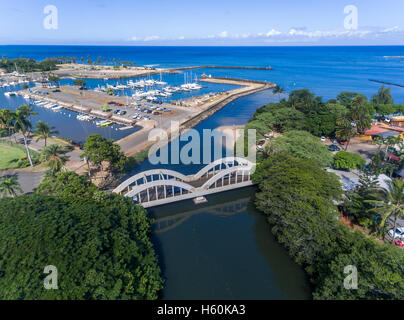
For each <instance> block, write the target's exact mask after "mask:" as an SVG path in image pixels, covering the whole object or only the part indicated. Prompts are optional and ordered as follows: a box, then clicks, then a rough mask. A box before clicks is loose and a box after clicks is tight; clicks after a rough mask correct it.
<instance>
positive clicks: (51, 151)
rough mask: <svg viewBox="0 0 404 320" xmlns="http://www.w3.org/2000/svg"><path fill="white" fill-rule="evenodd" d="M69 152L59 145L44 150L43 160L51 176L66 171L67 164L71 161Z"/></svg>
mask: <svg viewBox="0 0 404 320" xmlns="http://www.w3.org/2000/svg"><path fill="white" fill-rule="evenodd" d="M67 152H68V150H67V149H66V148H63V147H62V146H59V145H57V144H52V145H50V146H48V147H45V148H44V149H43V150H42V154H41V155H42V158H43V160H44V161H45V163H46V165H47V167H48V168H49V172H50V174H51V175H55V174H56V173H58V172H60V171H62V170H64V169H65V164H66V162H67V160H68V159H69V157H68V156H66V153H67Z"/></svg>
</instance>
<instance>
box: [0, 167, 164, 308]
mask: <svg viewBox="0 0 404 320" xmlns="http://www.w3.org/2000/svg"><path fill="white" fill-rule="evenodd" d="M74 175H75V174H73V173H69V174H67V173H66V174H62V175H61V177H60V179H58V178H52V179H51V180H50V181H47V182H46V183H45V184H44V185H42V187H41V190H43V191H47V192H46V193H47V194H41V193H39V192H38V193H36V194H33V195H25V196H19V197H16V198H8V199H1V200H0V212H1V213H2V214H1V215H0V298H1V299H74V300H75V299H156V298H157V296H158V292H159V290H160V289H161V288H162V279H161V277H160V270H159V268H158V265H157V258H156V255H155V253H154V249H153V246H152V244H151V242H150V240H149V235H150V232H151V230H150V225H151V223H150V220H149V218H148V217H147V215H146V212H145V210H144V209H143V208H141V207H139V206H136V205H135V204H134V202H133V201H131V200H130V199H127V198H124V197H122V196H118V195H107V194H105V193H103V196H99V195H98V196H97V195H96V193H95V191H96V188H95V187H93V186H92V185H90V186H88V185H87V183H88V182H87V183H86V182H84V180H83V179H84V178H78V177H74ZM62 182H67V187H66V190H63V187H61V186H60V183H62ZM57 184H59V185H57ZM73 187H78V190H77V193H76V190H74V189H73ZM86 187H89V188H86ZM69 192H70V196H68V194H69ZM49 194H57V196H55V195H49ZM48 265H53V266H55V267H57V270H58V287H59V289H58V290H45V289H44V286H43V280H44V278H45V277H46V274H44V268H45V266H48Z"/></svg>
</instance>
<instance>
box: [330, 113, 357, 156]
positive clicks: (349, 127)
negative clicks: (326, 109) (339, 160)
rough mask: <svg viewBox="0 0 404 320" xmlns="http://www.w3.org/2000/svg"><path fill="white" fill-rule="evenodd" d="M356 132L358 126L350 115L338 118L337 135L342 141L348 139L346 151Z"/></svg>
mask: <svg viewBox="0 0 404 320" xmlns="http://www.w3.org/2000/svg"><path fill="white" fill-rule="evenodd" d="M355 133H356V127H355V125H354V124H353V123H352V121H351V120H350V119H349V118H348V117H346V115H344V116H342V117H341V118H340V119H338V120H337V128H336V130H335V136H336V137H337V138H338V139H340V140H342V141H347V144H346V146H345V151H347V150H348V145H349V142H350V141H351V138H352V137H353V136H355Z"/></svg>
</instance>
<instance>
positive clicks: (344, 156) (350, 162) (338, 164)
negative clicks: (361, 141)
mask: <svg viewBox="0 0 404 320" xmlns="http://www.w3.org/2000/svg"><path fill="white" fill-rule="evenodd" d="M365 164H366V162H365V160H364V159H363V158H362V157H361V156H360V155H359V154H356V153H351V152H346V151H339V152H337V154H336V155H335V156H334V168H335V169H342V170H350V169H352V170H353V169H357V168H362V167H364V166H365Z"/></svg>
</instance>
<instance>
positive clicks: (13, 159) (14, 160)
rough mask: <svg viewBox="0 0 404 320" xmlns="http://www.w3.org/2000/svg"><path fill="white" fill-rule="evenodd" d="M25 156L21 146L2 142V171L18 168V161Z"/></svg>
mask: <svg viewBox="0 0 404 320" xmlns="http://www.w3.org/2000/svg"><path fill="white" fill-rule="evenodd" d="M24 156H25V152H24V150H23V149H22V148H20V146H19V145H12V144H8V143H4V142H0V170H4V169H12V168H18V160H20V159H21V158H22V157H24Z"/></svg>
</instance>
